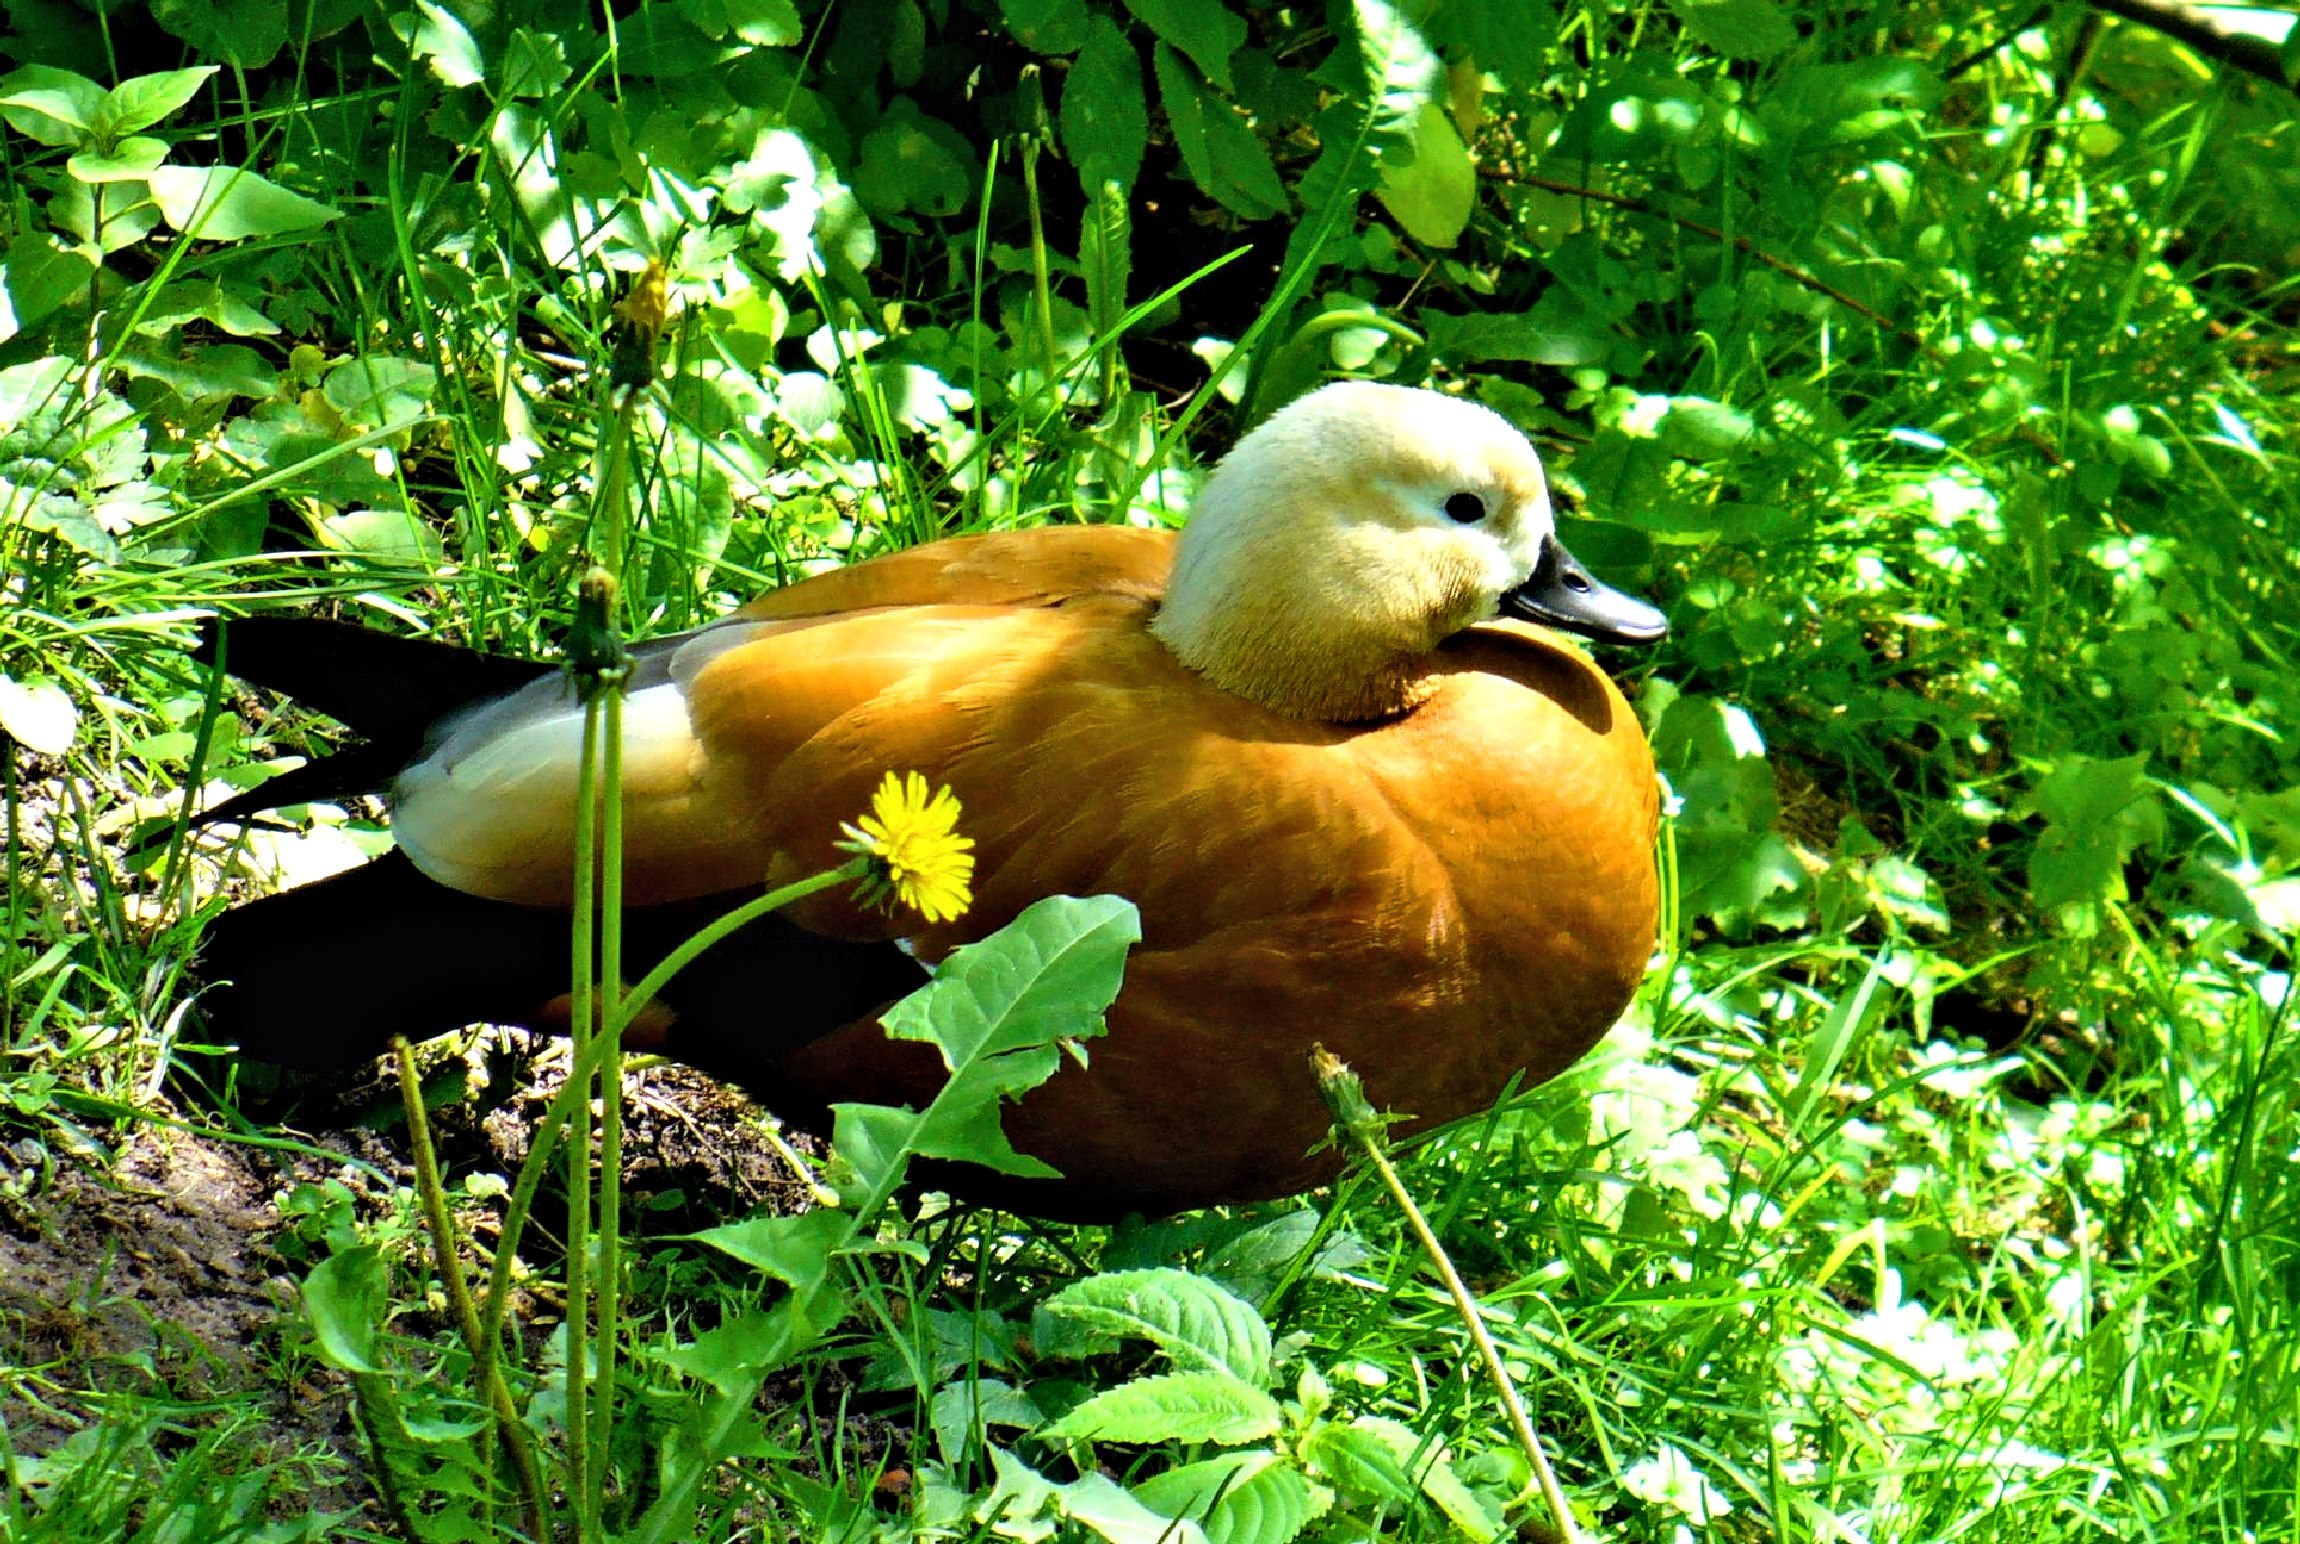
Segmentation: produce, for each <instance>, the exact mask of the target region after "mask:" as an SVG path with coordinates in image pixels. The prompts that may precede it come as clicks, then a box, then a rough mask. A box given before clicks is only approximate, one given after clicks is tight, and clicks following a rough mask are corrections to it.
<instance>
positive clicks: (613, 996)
mask: <svg viewBox="0 0 2300 1544" xmlns="http://www.w3.org/2000/svg"><path fill="white" fill-rule="evenodd" d="M598 700H599V701H600V702H602V703H603V704H604V709H605V714H606V726H605V727H606V744H605V745H604V746H603V747H602V749H603V751H604V753H605V764H604V766H603V767H602V768H601V774H602V780H603V781H604V782H605V784H606V786H607V802H606V807H605V808H604V809H603V810H602V811H601V812H600V820H601V827H600V832H599V847H600V859H601V862H600V875H599V910H600V915H601V919H602V921H603V922H604V924H605V925H604V926H603V927H602V928H601V930H600V937H599V1022H600V1023H601V1024H602V1025H607V1026H611V1029H610V1031H609V1032H608V1033H606V1034H604V1035H602V1036H601V1038H602V1039H604V1040H605V1041H606V1044H605V1045H603V1046H602V1047H600V1052H599V1216H598V1226H597V1240H598V1261H597V1265H598V1269H597V1270H596V1271H595V1272H594V1273H593V1280H594V1282H595V1288H594V1290H595V1291H596V1293H597V1297H598V1313H599V1332H598V1335H597V1337H596V1340H597V1345H598V1348H599V1349H598V1357H599V1371H598V1398H597V1399H595V1400H594V1401H593V1402H592V1407H591V1427H590V1430H589V1432H588V1433H587V1434H585V1440H587V1441H588V1442H589V1444H590V1448H591V1454H590V1467H591V1493H590V1497H589V1511H590V1518H591V1520H592V1522H593V1523H594V1524H596V1523H597V1522H598V1519H599V1516H600V1512H601V1509H602V1508H603V1507H604V1505H605V1504H606V1491H607V1449H608V1445H609V1442H610V1439H611V1438H612V1436H613V1433H614V1428H615V1350H616V1346H615V1337H616V1334H617V1331H618V1328H619V1325H618V1320H619V1319H620V1318H621V1307H622V1262H621V1259H620V1255H621V1250H622V1232H623V1031H622V1025H623V1020H622V1001H621V998H622V992H623V798H622V791H623V687H622V683H620V682H608V683H606V684H605V685H604V686H603V688H602V689H601V691H600V693H599V699H598ZM581 1432H582V1428H580V1427H578V1426H576V1425H575V1424H574V1422H573V1419H572V1417H570V1420H569V1423H568V1433H569V1436H570V1439H572V1438H574V1437H575V1436H576V1435H577V1434H578V1433H581Z"/></svg>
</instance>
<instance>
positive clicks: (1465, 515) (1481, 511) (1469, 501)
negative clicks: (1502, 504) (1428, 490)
mask: <svg viewBox="0 0 2300 1544" xmlns="http://www.w3.org/2000/svg"><path fill="white" fill-rule="evenodd" d="M1445 512H1446V515H1447V517H1448V518H1449V519H1453V520H1458V521H1460V522H1461V523H1462V524H1463V525H1472V524H1475V523H1476V522H1477V521H1480V520H1483V519H1484V518H1485V500H1483V499H1481V498H1479V497H1478V496H1477V495H1476V494H1474V493H1457V494H1455V495H1453V497H1451V498H1449V499H1447V500H1446V501H1445Z"/></svg>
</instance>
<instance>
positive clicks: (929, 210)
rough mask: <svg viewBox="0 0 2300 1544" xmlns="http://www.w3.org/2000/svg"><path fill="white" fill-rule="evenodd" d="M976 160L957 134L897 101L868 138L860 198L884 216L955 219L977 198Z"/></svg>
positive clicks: (858, 168) (860, 168)
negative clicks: (969, 201)
mask: <svg viewBox="0 0 2300 1544" xmlns="http://www.w3.org/2000/svg"><path fill="white" fill-rule="evenodd" d="M971 154H972V152H971V151H970V149H969V147H968V146H967V143H966V140H965V138H964V136H962V135H961V134H960V133H959V132H958V131H957V130H956V129H954V128H952V127H951V126H950V125H949V124H947V123H944V122H943V121H942V120H941V119H939V118H935V117H931V116H929V115H928V114H926V113H923V112H921V111H920V110H919V107H918V104H917V103H915V102H913V101H912V100H911V99H910V98H908V97H896V98H895V99H894V101H892V102H891V103H889V104H888V105H887V108H886V111H885V112H884V113H882V114H880V115H879V117H878V122H877V126H876V127H874V128H873V129H872V130H871V131H870V133H868V134H867V135H865V136H864V137H863V142H862V153H861V157H860V159H859V160H858V161H857V163H856V165H855V174H854V177H855V181H854V188H855V196H856V197H857V198H859V199H861V200H862V201H863V203H864V204H865V205H866V206H868V207H869V208H870V209H871V210H872V211H873V212H874V213H878V214H903V213H909V212H915V213H918V214H923V215H930V216H933V217H936V218H943V217H947V216H950V215H954V214H956V213H958V212H959V211H960V210H961V209H964V208H965V207H966V204H967V200H968V199H969V198H971V197H972V196H973V193H974V165H973V162H972V160H971V159H970V156H971Z"/></svg>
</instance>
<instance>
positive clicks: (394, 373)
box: [320, 354, 439, 429]
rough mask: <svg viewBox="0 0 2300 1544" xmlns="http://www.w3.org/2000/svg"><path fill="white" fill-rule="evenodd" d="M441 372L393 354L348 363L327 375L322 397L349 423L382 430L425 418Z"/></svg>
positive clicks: (342, 364) (353, 360)
mask: <svg viewBox="0 0 2300 1544" xmlns="http://www.w3.org/2000/svg"><path fill="white" fill-rule="evenodd" d="M438 385H439V372H438V371H437V370H435V369H433V368H432V367H431V366H430V365H427V364H423V363H421V362H420V361H417V360H413V359H401V358H399V357H398V356H397V355H393V354H370V355H367V356H365V357H363V358H359V359H346V360H344V361H343V362H342V363H341V364H339V365H337V366H336V367H335V368H334V369H332V370H330V371H328V373H327V380H326V382H325V383H324V384H323V385H322V386H321V388H320V392H321V395H322V396H324V397H326V398H327V402H328V405H329V406H330V407H332V408H334V409H335V410H336V411H337V412H338V413H341V414H342V415H343V417H344V421H345V422H346V423H351V424H357V425H359V426H360V427H361V428H366V429H380V428H383V427H385V426H386V425H390V424H401V423H406V422H408V421H409V420H411V419H415V418H420V417H421V416H423V412H424V409H425V408H426V407H427V406H429V405H430V402H431V394H432V392H433V391H434V390H435V389H436V388H437V387H438Z"/></svg>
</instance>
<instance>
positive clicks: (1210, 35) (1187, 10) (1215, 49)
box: [1126, 0, 1246, 91]
mask: <svg viewBox="0 0 2300 1544" xmlns="http://www.w3.org/2000/svg"><path fill="white" fill-rule="evenodd" d="M1126 9H1128V10H1129V11H1132V12H1133V13H1134V15H1135V17H1136V19H1138V20H1139V21H1140V22H1141V23H1142V24H1143V25H1144V26H1146V27H1148V28H1149V29H1150V30H1151V32H1153V33H1155V34H1156V35H1157V38H1158V41H1159V42H1161V43H1164V44H1165V45H1167V46H1168V47H1169V48H1174V49H1177V50H1179V51H1180V52H1181V53H1182V54H1183V55H1184V56H1186V57H1187V58H1188V59H1189V61H1190V62H1191V63H1192V64H1194V65H1196V66H1197V67H1198V73H1199V74H1201V75H1203V76H1205V77H1206V78H1207V79H1208V80H1210V81H1212V82H1213V83H1214V84H1215V85H1217V86H1220V87H1221V88H1222V89H1223V90H1224V91H1234V90H1236V89H1237V86H1236V83H1235V82H1233V81H1232V80H1231V79H1230V56H1231V55H1232V54H1234V53H1236V52H1237V51H1238V45H1239V44H1240V43H1243V42H1245V41H1246V24H1245V23H1244V22H1243V21H1241V20H1239V19H1238V18H1237V17H1236V16H1234V15H1232V14H1231V13H1230V9H1229V7H1228V6H1226V5H1223V4H1222V3H1221V0H1126Z"/></svg>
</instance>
